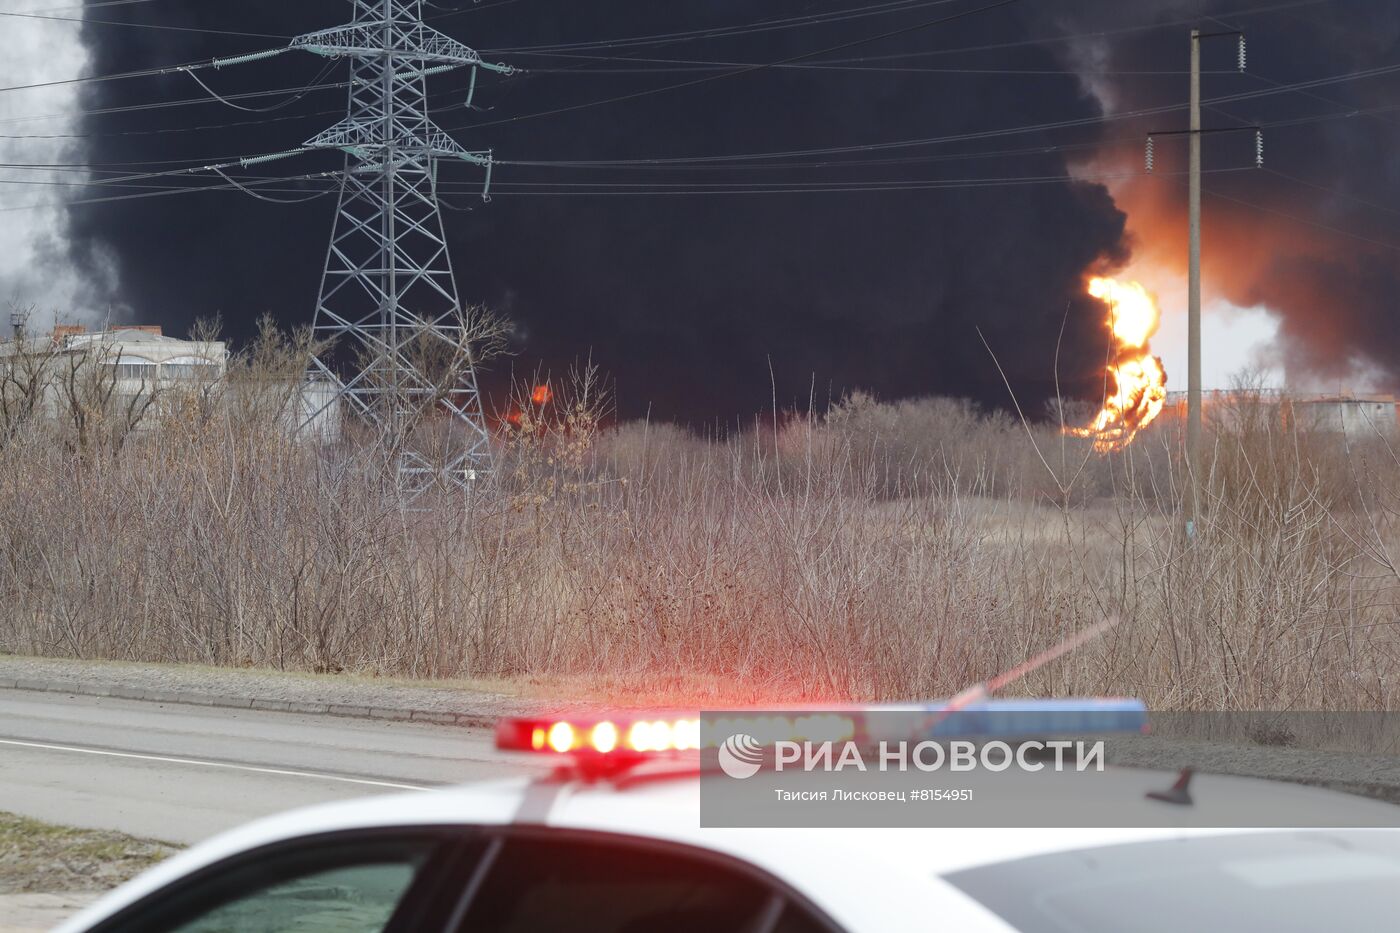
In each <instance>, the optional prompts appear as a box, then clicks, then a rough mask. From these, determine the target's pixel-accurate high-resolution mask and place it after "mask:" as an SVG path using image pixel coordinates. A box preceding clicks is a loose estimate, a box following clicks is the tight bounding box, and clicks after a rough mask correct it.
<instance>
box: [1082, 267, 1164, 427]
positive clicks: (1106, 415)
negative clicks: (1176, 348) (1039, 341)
mask: <svg viewBox="0 0 1400 933" xmlns="http://www.w3.org/2000/svg"><path fill="white" fill-rule="evenodd" d="M1089 294H1090V295H1092V296H1093V297H1095V298H1097V299H1099V300H1100V301H1103V302H1104V303H1105V304H1107V305H1108V317H1107V318H1106V319H1105V321H1104V323H1105V324H1107V325H1108V329H1109V332H1110V333H1111V334H1112V335H1113V342H1114V345H1115V353H1114V358H1113V362H1111V363H1110V364H1109V366H1108V378H1109V390H1110V391H1109V394H1108V397H1107V398H1106V399H1104V403H1103V408H1102V409H1100V411H1099V413H1098V415H1096V416H1095V417H1094V420H1093V421H1092V422H1090V423H1089V425H1088V426H1087V427H1083V428H1067V429H1066V430H1067V431H1068V432H1069V433H1071V434H1073V435H1075V436H1076V437H1092V438H1093V439H1094V449H1095V450H1098V451H1099V452H1100V453H1109V452H1111V451H1115V450H1122V449H1123V448H1124V447H1127V446H1128V444H1130V443H1132V440H1133V438H1134V437H1136V436H1137V432H1138V431H1141V430H1142V429H1143V428H1145V427H1147V426H1148V425H1149V424H1151V423H1152V421H1153V420H1154V419H1155V418H1156V417H1157V416H1158V415H1160V414H1161V413H1162V408H1163V406H1165V405H1166V402H1167V373H1166V370H1164V369H1163V368H1162V361H1161V360H1160V359H1158V358H1157V357H1155V356H1153V355H1152V353H1151V348H1150V346H1149V341H1150V340H1151V339H1152V335H1153V334H1155V333H1156V332H1157V325H1158V324H1159V323H1161V320H1162V313H1161V312H1160V311H1159V310H1158V309H1157V302H1156V300H1155V299H1154V298H1153V297H1152V295H1151V293H1149V292H1148V291H1147V289H1145V288H1143V287H1142V285H1140V284H1139V283H1137V282H1120V281H1118V280H1116V279H1110V278H1100V277H1098V276H1095V277H1094V278H1091V279H1090V280H1089Z"/></svg>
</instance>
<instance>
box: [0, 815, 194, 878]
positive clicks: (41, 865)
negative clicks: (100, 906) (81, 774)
mask: <svg viewBox="0 0 1400 933" xmlns="http://www.w3.org/2000/svg"><path fill="white" fill-rule="evenodd" d="M174 851H175V850H174V848H173V847H171V846H168V845H165V844H163V843H159V842H151V841H149V840H145V839H135V838H132V837H131V836H127V835H123V834H122V833H114V832H106V831H104V830H89V829H71V828H69V827H67V826H55V825H53V824H51V823H41V822H39V821H38V820H31V819H27V818H25V817H22V816H16V815H15V814H13V813H4V812H0V895H4V894H16V893H25V892H32V891H102V890H106V889H107V888H113V887H116V886H117V885H119V884H121V883H123V882H125V881H127V880H129V879H131V878H134V877H135V876H136V875H138V874H140V873H141V872H143V871H145V870H146V869H147V868H150V867H151V866H152V865H154V864H156V863H157V862H159V861H161V860H162V859H164V858H166V857H167V856H169V855H170V854H171V853H172V852H174Z"/></svg>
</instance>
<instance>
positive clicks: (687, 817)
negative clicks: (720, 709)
mask: <svg viewBox="0 0 1400 933" xmlns="http://www.w3.org/2000/svg"><path fill="white" fill-rule="evenodd" d="M667 769H669V770H670V771H671V772H672V773H669V774H663V775H660V776H658V775H655V774H653V775H650V776H646V777H642V776H640V775H636V776H634V777H635V779H633V778H628V779H623V780H617V781H609V780H594V781H585V780H583V779H581V778H580V777H578V776H577V775H567V774H566V775H563V776H555V777H554V778H551V779H547V780H529V779H516V780H504V781H493V782H489V783H482V784H476V785H470V786H463V787H456V788H450V789H443V790H433V791H427V792H420V793H407V794H398V795H393V796H381V797H369V798H364V799H360V800H355V801H350V802H345V803H337V804H331V805H325V806H319V807H314V808H309V809H303V810H297V811H293V812H289V813H285V814H282V815H278V816H275V817H270V818H267V819H263V820H261V821H258V822H256V823H252V824H250V825H247V826H245V827H242V828H239V829H236V830H234V831H231V832H228V833H226V834H224V835H221V836H219V837H217V838H215V839H212V840H210V841H208V842H205V843H203V844H201V845H198V846H195V847H194V848H192V849H190V850H188V851H186V852H183V853H181V854H179V855H177V856H175V857H173V858H171V859H169V860H168V861H166V862H163V863H162V864H160V865H159V866H157V867H155V868H154V869H152V870H150V871H149V872H147V873H146V874H144V875H142V876H141V877H139V878H137V879H136V880H134V881H132V882H130V883H129V884H127V885H125V886H123V887H121V888H119V889H117V890H116V891H114V892H112V893H110V894H108V895H107V896H106V897H104V898H102V899H101V900H99V901H98V902H97V903H95V904H94V905H93V906H92V907H90V908H89V909H87V910H86V911H84V912H82V913H81V914H79V915H77V916H75V917H74V918H72V919H71V920H70V921H69V922H67V923H65V924H64V925H62V926H61V927H59V928H58V933H81V931H86V930H89V929H91V928H93V927H94V926H95V925H97V924H99V923H101V922H102V921H104V920H105V919H107V918H110V917H112V916H113V915H115V914H117V913H118V912H120V911H122V910H123V909H124V908H127V907H128V906H130V905H133V904H135V903H136V902H138V901H141V900H143V899H146V898H149V897H151V896H153V895H156V896H158V892H160V891H161V890H162V889H163V888H165V887H166V886H167V885H170V884H171V883H173V882H176V881H178V880H179V879H182V878H185V877H187V876H189V875H190V874H191V873H194V872H197V871H201V870H204V869H207V868H209V867H210V866H213V865H216V864H217V863H219V862H221V861H223V860H225V859H228V858H230V857H233V856H235V855H237V854H239V853H242V852H246V851H249V850H253V849H258V848H260V847H263V846H267V845H269V844H272V843H277V842H284V841H287V840H294V839H298V838H301V837H310V836H315V835H319V834H325V833H330V832H339V831H350V830H362V829H373V828H385V827H426V826H433V827H442V826H449V827H453V826H461V827H491V826H506V825H510V824H520V825H531V826H543V827H549V828H553V829H558V830H584V831H590V832H597V833H607V834H617V835H620V836H623V837H635V838H639V839H647V840H658V841H663V842H668V843H677V844H681V845H684V846H689V847H695V848H698V849H702V850H707V851H709V852H713V853H720V854H723V855H725V856H729V857H732V858H734V859H737V860H739V861H741V862H743V863H746V864H747V865H749V866H752V867H754V868H756V869H758V870H759V871H760V872H762V873H764V874H766V875H767V876H770V877H771V878H773V879H776V880H777V881H779V882H782V883H783V884H784V885H785V886H787V887H788V888H789V889H791V890H794V891H796V892H798V893H799V894H801V895H803V896H804V897H805V898H806V899H807V901H808V902H809V904H810V905H811V906H812V907H815V908H817V909H818V910H819V911H820V912H821V913H823V914H825V915H826V917H827V918H828V919H829V920H831V921H833V922H834V923H835V924H836V925H837V926H839V927H840V928H843V929H845V930H849V931H861V933H865V931H868V933H899V931H906V930H908V931H914V930H927V929H929V918H930V916H931V915H932V916H937V917H938V918H939V920H940V923H939V926H940V928H944V929H951V930H963V931H983V930H985V931H992V930H1001V931H1005V930H1008V929H1013V928H1012V927H1011V926H1009V925H1008V924H1007V922H1006V921H1004V920H1002V919H1001V917H999V916H998V915H997V914H996V913H994V912H993V911H992V910H990V909H989V908H987V907H985V906H983V905H982V904H981V903H980V902H978V901H976V900H974V899H973V898H972V897H971V896H969V895H967V894H965V893H963V892H962V891H961V890H960V889H959V888H958V887H955V886H954V885H953V884H950V883H949V882H947V881H945V880H944V878H943V876H944V875H946V874H948V873H950V872H956V871H959V870H962V869H968V868H973V867H976V866H983V865H988V864H992V863H1001V862H1008V861H1011V860H1016V859H1022V858H1026V857H1029V856H1035V855H1041V854H1046V853H1054V852H1064V851H1068V850H1076V849H1084V848H1092V847H1098V846H1107V845H1114V844H1120V843H1132V842H1146V841H1151V840H1161V839H1170V838H1185V837H1194V836H1201V835H1210V834H1224V833H1230V832H1240V831H1241V830H1222V829H1215V828H1211V823H1212V822H1216V821H1218V819H1219V817H1220V816H1221V815H1222V814H1224V813H1227V812H1230V811H1231V810H1232V809H1234V808H1238V807H1241V806H1246V805H1248V804H1250V803H1251V802H1257V801H1258V800H1260V799H1261V798H1264V797H1272V798H1276V800H1275V802H1282V803H1287V802H1289V800H1290V799H1296V800H1298V801H1299V802H1306V803H1307V804H1308V805H1309V806H1312V807H1318V806H1319V805H1321V806H1325V807H1327V808H1329V810H1328V812H1333V810H1335V812H1336V813H1337V817H1338V824H1339V825H1349V826H1356V825H1377V826H1380V825H1394V823H1395V812H1396V808H1395V807H1394V806H1392V805H1390V804H1387V803H1383V802H1380V801H1374V800H1367V799H1363V798H1359V797H1353V796H1349V795H1345V794H1340V793H1334V792H1330V791H1326V790H1320V789H1315V788H1307V787H1302V786H1298V785H1290V784H1282V783H1277V782H1268V781H1259V780H1251V779H1245V778H1233V777H1220V776H1213V775H1199V776H1197V777H1196V778H1195V779H1194V781H1193V783H1192V785H1191V791H1192V795H1193V796H1194V798H1195V799H1196V801H1197V803H1196V804H1194V805H1191V806H1179V807H1173V806H1172V805H1171V804H1164V803H1161V802H1159V801H1152V800H1148V799H1146V798H1145V797H1144V794H1145V792H1146V791H1147V790H1156V789H1162V788H1164V787H1166V786H1168V785H1170V784H1171V782H1172V780H1173V779H1174V778H1175V777H1176V775H1174V774H1170V773H1166V772H1160V771H1145V770H1136V769H1110V771H1111V772H1112V775H1111V777H1112V780H1111V783H1110V784H1108V785H1103V784H1096V785H1095V787H1096V788H1098V789H1099V792H1103V789H1104V788H1105V787H1109V788H1111V790H1110V791H1109V793H1111V794H1118V795H1121V800H1122V801H1124V802H1127V801H1131V803H1130V804H1126V805H1128V806H1131V807H1137V808H1140V812H1141V814H1142V822H1143V823H1144V824H1147V823H1156V824H1157V825H1158V826H1159V827H1160V826H1161V825H1162V823H1163V822H1164V818H1163V812H1164V811H1163V810H1162V809H1161V808H1163V807H1166V808H1167V810H1166V811H1165V812H1168V813H1170V816H1169V817H1168V818H1167V821H1170V822H1171V823H1172V824H1173V825H1172V828H1155V829H1130V828H1111V829H1006V828H1003V829H975V830H974V829H762V828H713V827H702V826H701V825H700V790H701V784H702V781H707V780H725V778H723V777H722V776H719V775H711V774H707V775H703V776H702V775H700V774H698V773H696V772H695V771H694V770H693V769H692V770H689V771H685V772H683V773H677V771H676V765H674V764H671V765H668V766H665V767H662V768H660V770H662V771H665V770H667ZM644 770H645V769H644ZM1048 805H1051V806H1053V803H1050V804H1048ZM1372 819H1374V823H1369V822H1368V821H1370V820H1372ZM1248 831H1249V832H1269V831H1272V832H1287V830H1248ZM1374 831H1375V832H1389V833H1396V832H1400V830H1374Z"/></svg>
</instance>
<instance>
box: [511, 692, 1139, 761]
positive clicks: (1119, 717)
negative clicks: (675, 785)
mask: <svg viewBox="0 0 1400 933" xmlns="http://www.w3.org/2000/svg"><path fill="white" fill-rule="evenodd" d="M910 714H915V715H912V716H911V715H910ZM707 715H708V717H709V718H708V721H707V723H706V729H705V730H704V733H705V735H709V736H711V737H712V738H711V740H710V741H709V742H708V744H710V745H714V744H716V741H715V740H714V739H713V737H716V736H717V737H718V740H719V741H722V740H723V739H724V738H725V737H727V736H730V735H734V734H736V733H743V734H746V735H749V736H752V737H753V738H754V739H755V740H756V741H757V742H758V743H759V744H761V745H773V744H775V743H776V742H779V741H797V742H804V741H809V742H845V741H855V742H857V743H859V744H873V743H875V742H879V741H882V740H900V739H913V740H922V739H942V738H970V739H987V740H991V739H1003V740H1014V739H1031V738H1037V737H1045V736H1065V735H1088V734H1102V733H1111V732H1138V733H1140V732H1146V731H1147V707H1146V705H1145V704H1144V703H1143V702H1142V701H1141V700H1135V699H1126V698H1106V697H1084V698H1074V699H1060V700H1033V699H1027V700H992V699H987V698H979V699H977V700H976V701H974V702H970V703H965V704H961V703H959V702H954V701H947V700H940V701H937V702H933V703H915V704H883V705H875V706H850V707H838V708H836V709H834V710H830V711H823V710H799V709H793V710H778V711H773V712H759V711H752V712H749V711H732V712H716V713H713V714H707ZM700 722H701V721H700V717H699V716H697V715H696V714H695V713H648V714H640V715H639V714H637V713H616V714H612V715H599V716H588V715H584V716H568V717H564V716H560V717H538V718H531V717H526V718H509V719H502V720H501V721H500V722H499V723H498V724H497V726H496V747H497V748H499V749H501V750H504V751H519V752H532V753H539V754H554V755H568V756H571V757H573V758H576V759H584V760H590V761H595V762H596V761H604V760H613V761H617V762H619V763H622V762H636V761H639V760H642V759H647V758H664V757H675V756H677V755H680V754H684V753H690V752H695V751H698V750H699V749H700V748H701V747H702V745H704V744H706V741H705V739H704V736H702V730H701V728H700Z"/></svg>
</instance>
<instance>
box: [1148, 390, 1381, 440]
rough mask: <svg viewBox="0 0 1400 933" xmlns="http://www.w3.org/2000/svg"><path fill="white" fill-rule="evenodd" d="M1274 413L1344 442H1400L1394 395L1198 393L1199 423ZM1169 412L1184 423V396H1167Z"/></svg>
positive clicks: (1182, 394) (1279, 392) (1287, 423)
mask: <svg viewBox="0 0 1400 933" xmlns="http://www.w3.org/2000/svg"><path fill="white" fill-rule="evenodd" d="M1251 404H1253V405H1265V406H1271V407H1276V408H1277V410H1278V417H1279V420H1280V421H1281V422H1282V423H1283V424H1284V425H1296V426H1297V427H1299V428H1303V429H1305V430H1309V431H1323V432H1333V433H1337V434H1342V435H1345V436H1346V437H1375V436H1376V435H1377V434H1379V435H1382V436H1384V437H1397V436H1400V403H1397V400H1396V397H1395V396H1394V395H1390V394H1386V393H1376V392H1359V393H1358V392H1337V393H1328V394H1320V393H1313V394H1293V393H1289V392H1287V391H1283V390H1277V389H1266V390H1258V391H1256V390H1251V391H1248V392H1236V391H1231V390H1228V389H1216V390H1212V391H1207V392H1202V393H1201V415H1202V418H1203V419H1204V420H1205V421H1207V422H1211V421H1214V422H1216V423H1221V422H1224V421H1228V420H1230V419H1232V418H1236V417H1238V416H1239V414H1240V413H1241V412H1242V411H1244V410H1245V408H1246V406H1248V405H1251ZM1167 411H1168V412H1170V413H1173V414H1176V415H1179V416H1180V417H1182V418H1185V417H1186V393H1185V392H1170V393H1168V394H1167Z"/></svg>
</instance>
